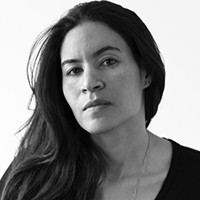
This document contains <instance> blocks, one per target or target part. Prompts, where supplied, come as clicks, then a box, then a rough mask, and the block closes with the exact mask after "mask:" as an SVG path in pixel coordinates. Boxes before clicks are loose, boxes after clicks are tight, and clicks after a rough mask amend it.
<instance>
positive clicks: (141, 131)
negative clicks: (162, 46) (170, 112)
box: [1, 1, 200, 200]
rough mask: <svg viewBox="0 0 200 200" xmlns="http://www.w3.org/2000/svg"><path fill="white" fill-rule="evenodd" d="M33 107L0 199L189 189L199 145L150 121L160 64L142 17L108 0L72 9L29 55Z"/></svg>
mask: <svg viewBox="0 0 200 200" xmlns="http://www.w3.org/2000/svg"><path fill="white" fill-rule="evenodd" d="M32 64H33V67H32V68H31V76H30V78H31V79H29V80H30V85H31V88H32V90H33V95H34V97H35V101H36V107H35V110H34V113H33V115H32V117H31V118H30V120H29V121H28V122H27V124H26V126H25V127H27V130H26V133H25V136H24V137H23V140H22V141H21V144H20V147H19V151H18V154H17V156H16V157H15V159H14V161H13V163H12V165H11V167H10V168H9V169H8V171H7V173H6V175H5V176H4V178H3V180H2V182H1V183H2V185H3V187H4V190H3V192H2V198H1V199H2V200H8V199H9V200H10V199H18V200H25V199H26V200H27V199H29V200H33V199H34V200H41V199H46V200H47V199H48V200H50V199H51V200H53V199H56V200H57V199H59V200H61V199H63V200H64V199H70V200H71V199H75V200H77V199H78V200H80V199H81V200H82V199H85V200H105V199H106V200H112V199H115V200H122V199H123V200H130V199H134V200H135V199H137V200H153V199H156V200H161V199H166V200H168V199H170V200H173V199H176V200H177V199H181V200H183V199H194V198H195V197H196V195H197V191H198V188H199V183H198V179H199V178H200V173H199V171H198V169H199V167H200V154H199V152H197V151H195V150H191V149H189V148H186V147H182V146H180V145H179V144H177V143H175V142H174V141H172V140H167V139H163V138H159V137H158V136H156V135H155V134H153V133H151V132H150V131H148V129H147V128H148V125H149V123H150V121H151V119H152V118H153V117H154V115H155V114H156V112H157V109H158V105H159V103H160V101H161V98H162V94H163V90H164V82H165V69H164V65H163V62H162V60H161V57H160V53H159V50H158V47H157V45H156V43H155V41H154V39H153V37H152V35H151V33H150V32H149V31H148V29H147V27H146V26H145V24H144V23H143V22H142V21H141V20H140V18H139V17H138V16H137V15H136V14H135V13H134V12H132V11H130V10H128V9H125V8H123V7H121V6H119V5H116V4H114V3H111V2H108V1H99V2H98V1H92V2H90V3H84V4H80V5H78V6H75V7H74V8H73V9H71V10H70V11H69V12H68V13H67V15H66V16H64V17H63V18H61V19H60V20H59V21H58V22H57V23H56V24H55V25H53V26H52V27H50V28H49V29H48V30H47V31H46V32H45V33H43V34H42V35H41V36H40V38H38V40H37V41H36V43H35V45H34V47H33V49H32V51H31V56H30V59H29V66H32Z"/></svg>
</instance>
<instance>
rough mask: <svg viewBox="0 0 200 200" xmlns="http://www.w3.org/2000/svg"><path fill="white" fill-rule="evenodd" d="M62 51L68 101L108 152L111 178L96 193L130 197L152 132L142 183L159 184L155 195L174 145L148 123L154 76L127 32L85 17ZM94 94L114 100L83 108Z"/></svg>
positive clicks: (69, 35) (167, 166) (107, 99)
mask: <svg viewBox="0 0 200 200" xmlns="http://www.w3.org/2000/svg"><path fill="white" fill-rule="evenodd" d="M105 47H106V49H105ZM108 47H109V48H108ZM110 47H112V48H110ZM102 48H104V49H103V50H102ZM99 50H102V51H101V52H100V51H99ZM60 56H61V65H62V77H63V80H62V81H63V85H62V86H63V93H64V96H65V98H66V101H67V103H68V104H69V106H70V107H71V109H72V111H73V114H74V116H75V118H76V120H77V122H78V123H79V124H80V126H81V127H82V128H83V129H85V130H86V131H87V132H89V133H90V134H91V137H92V139H93V140H94V141H95V142H96V143H97V144H98V145H99V146H100V147H101V148H102V149H103V151H104V152H105V153H106V155H107V162H108V173H107V179H106V181H105V182H104V184H103V185H102V187H101V188H99V192H97V197H96V199H128V198H129V199H130V195H131V193H130V192H129V193H130V194H129V193H128V192H127V190H130V185H131V186H134V185H135V183H136V181H137V177H138V169H139V168H140V167H141V163H142V160H143V157H144V155H145V152H146V148H147V144H148V137H151V155H150V157H151V164H149V166H148V168H149V171H148V173H149V176H145V177H146V178H147V179H148V180H146V182H145V184H144V185H143V186H141V187H143V188H144V189H145V190H146V187H148V188H150V187H154V189H153V191H154V193H153V194H152V198H153V197H154V196H155V195H156V193H157V192H158V191H159V189H160V186H161V184H162V181H163V180H164V178H165V176H166V174H167V171H168V168H169V163H170V155H171V147H170V144H169V142H166V141H165V140H163V139H161V138H158V137H157V136H155V135H153V134H152V133H150V132H148V131H147V130H146V128H145V111H144V99H143V93H144V89H145V88H147V87H148V86H149V81H151V77H148V76H147V75H146V73H145V71H143V70H140V69H139V66H138V65H137V63H136V62H135V60H134V58H133V55H132V53H131V51H130V48H129V47H128V45H127V44H126V42H125V41H124V40H123V38H122V37H121V36H120V35H119V34H118V33H116V32H115V31H113V30H112V29H110V28H109V27H108V26H106V25H105V24H103V23H101V22H84V23H82V24H81V25H78V26H77V27H75V28H74V29H72V30H70V31H69V32H68V33H67V35H66V36H65V39H64V41H63V44H62V47H61V53H60ZM95 99H103V100H106V101H108V102H109V105H106V106H97V107H93V108H90V109H87V110H83V108H84V106H85V105H86V104H87V103H88V102H89V101H93V100H95ZM158 152H159V153H158ZM160 153H162V154H160ZM155 158H156V159H155ZM153 174H154V175H153ZM158 174H159V175H160V176H158ZM155 177H157V178H155ZM148 183H149V185H148ZM150 183H155V184H153V185H152V184H150ZM158 183H159V184H158ZM156 184H157V185H156ZM141 185H142V183H141ZM155 185H156V187H155ZM155 188H156V189H155ZM146 191H147V190H146ZM111 194H112V195H111ZM122 194H125V196H122ZM120 195H121V196H120ZM126 195H127V196H126ZM144 196H145V192H143V197H142V198H143V199H145V198H144ZM147 197H148V199H149V195H148V196H147Z"/></svg>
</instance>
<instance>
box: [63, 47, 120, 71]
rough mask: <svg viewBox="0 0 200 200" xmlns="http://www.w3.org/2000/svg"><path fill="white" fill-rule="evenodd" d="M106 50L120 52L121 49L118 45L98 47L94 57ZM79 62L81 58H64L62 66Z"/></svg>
mask: <svg viewBox="0 0 200 200" xmlns="http://www.w3.org/2000/svg"><path fill="white" fill-rule="evenodd" d="M105 51H118V52H121V51H120V49H119V48H117V47H113V46H105V47H102V48H100V49H98V50H97V51H95V52H94V53H93V54H92V56H93V57H97V56H99V55H101V54H102V53H104V52H105ZM79 62H81V60H79V59H67V60H64V61H63V62H62V63H61V67H64V65H66V64H71V63H79Z"/></svg>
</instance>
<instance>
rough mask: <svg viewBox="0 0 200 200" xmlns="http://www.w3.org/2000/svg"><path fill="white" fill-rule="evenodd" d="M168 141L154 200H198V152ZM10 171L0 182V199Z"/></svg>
mask: <svg viewBox="0 0 200 200" xmlns="http://www.w3.org/2000/svg"><path fill="white" fill-rule="evenodd" d="M169 141H170V142H171V143H172V147H173V154H172V160H171V165H170V169H169V172H168V175H167V177H166V179H165V181H164V183H163V186H162V188H161V190H160V192H159V194H158V195H157V197H156V199H155V200H190V199H192V200H197V199H200V152H199V151H196V150H194V149H190V148H188V147H184V146H181V145H179V144H178V143H176V142H174V141H172V140H169ZM10 169H11V167H9V168H8V170H7V171H6V173H5V174H4V176H3V177H2V179H1V181H0V197H1V193H2V190H3V186H4V183H5V180H6V177H7V176H8V174H9V171H10Z"/></svg>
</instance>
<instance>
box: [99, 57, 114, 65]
mask: <svg viewBox="0 0 200 200" xmlns="http://www.w3.org/2000/svg"><path fill="white" fill-rule="evenodd" d="M117 62H118V61H117V60H116V59H113V58H107V59H105V60H104V61H103V62H102V65H103V66H112V65H114V64H116V63H117Z"/></svg>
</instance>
